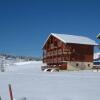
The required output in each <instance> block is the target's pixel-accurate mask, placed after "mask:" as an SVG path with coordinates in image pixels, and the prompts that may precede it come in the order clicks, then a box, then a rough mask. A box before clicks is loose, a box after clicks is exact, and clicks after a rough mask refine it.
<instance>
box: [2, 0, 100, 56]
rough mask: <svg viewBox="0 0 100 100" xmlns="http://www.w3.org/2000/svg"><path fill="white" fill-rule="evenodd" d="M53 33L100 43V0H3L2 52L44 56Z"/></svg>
mask: <svg viewBox="0 0 100 100" xmlns="http://www.w3.org/2000/svg"><path fill="white" fill-rule="evenodd" d="M51 32H55V33H63V34H74V35H83V36H87V37H89V38H91V39H94V40H96V41H97V42H99V41H100V40H97V39H96V35H97V34H98V33H99V32H100V0H0V52H4V53H10V54H15V55H29V56H41V55H42V50H41V49H42V45H43V43H44V41H45V40H46V38H47V37H48V35H49V34H50V33H51ZM96 51H97V50H96Z"/></svg>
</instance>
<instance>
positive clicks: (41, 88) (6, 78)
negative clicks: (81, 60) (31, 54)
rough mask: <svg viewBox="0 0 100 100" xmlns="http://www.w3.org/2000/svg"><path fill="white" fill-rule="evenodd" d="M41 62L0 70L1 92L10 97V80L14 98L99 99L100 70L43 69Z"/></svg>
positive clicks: (7, 97) (1, 94)
mask: <svg viewBox="0 0 100 100" xmlns="http://www.w3.org/2000/svg"><path fill="white" fill-rule="evenodd" d="M41 65H42V62H40V61H38V62H30V63H26V64H25V63H24V64H23V63H22V64H21V63H20V64H16V65H14V66H10V67H9V68H8V69H7V71H6V72H0V96H1V97H2V100H10V98H9V93H8V84H9V83H10V84H11V85H12V89H13V94H14V97H15V100H24V99H22V98H23V97H26V98H27V100H100V95H99V93H100V73H97V72H88V71H87V72H67V71H65V72H53V73H50V72H42V71H41V70H40V67H41Z"/></svg>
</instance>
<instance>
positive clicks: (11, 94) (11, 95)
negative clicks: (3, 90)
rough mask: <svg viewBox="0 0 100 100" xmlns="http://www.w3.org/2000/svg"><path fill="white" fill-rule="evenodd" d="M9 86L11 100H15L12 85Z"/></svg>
mask: <svg viewBox="0 0 100 100" xmlns="http://www.w3.org/2000/svg"><path fill="white" fill-rule="evenodd" d="M8 86H9V95H10V100H14V99H13V93H12V88H11V84H9V85H8Z"/></svg>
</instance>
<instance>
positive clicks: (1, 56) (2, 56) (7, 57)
mask: <svg viewBox="0 0 100 100" xmlns="http://www.w3.org/2000/svg"><path fill="white" fill-rule="evenodd" d="M0 59H5V60H22V61H40V60H41V58H40V57H32V56H15V55H11V54H6V53H0Z"/></svg>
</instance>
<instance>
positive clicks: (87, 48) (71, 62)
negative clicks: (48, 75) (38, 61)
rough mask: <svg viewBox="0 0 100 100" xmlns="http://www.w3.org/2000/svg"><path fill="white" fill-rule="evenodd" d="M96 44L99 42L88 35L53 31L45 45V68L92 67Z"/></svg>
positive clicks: (71, 68) (81, 68)
mask: <svg viewBox="0 0 100 100" xmlns="http://www.w3.org/2000/svg"><path fill="white" fill-rule="evenodd" d="M95 45H97V43H96V42H95V41H94V40H91V39H90V38H88V37H84V36H76V35H67V34H56V33H51V34H50V35H49V37H48V38H47V40H46V42H45V43H44V45H43V63H45V64H46V65H47V66H45V68H59V69H60V70H84V69H91V68H92V66H93V52H94V46H95Z"/></svg>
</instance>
